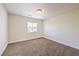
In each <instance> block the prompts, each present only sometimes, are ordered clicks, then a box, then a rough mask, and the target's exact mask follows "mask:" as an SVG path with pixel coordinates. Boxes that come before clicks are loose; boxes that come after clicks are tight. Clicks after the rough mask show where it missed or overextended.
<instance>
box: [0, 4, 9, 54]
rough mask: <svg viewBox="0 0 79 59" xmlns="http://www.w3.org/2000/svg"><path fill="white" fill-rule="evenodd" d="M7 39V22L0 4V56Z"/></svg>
mask: <svg viewBox="0 0 79 59" xmlns="http://www.w3.org/2000/svg"><path fill="white" fill-rule="evenodd" d="M7 39H8V20H7V12H6V10H5V8H4V7H3V5H2V4H0V55H1V54H2V53H3V52H4V50H5V48H6V46H7Z"/></svg>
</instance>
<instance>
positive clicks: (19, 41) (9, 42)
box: [8, 36, 42, 44]
mask: <svg viewBox="0 0 79 59" xmlns="http://www.w3.org/2000/svg"><path fill="white" fill-rule="evenodd" d="M40 37H42V36H38V37H30V38H26V39H20V40H16V41H10V42H8V44H11V43H17V42H21V41H26V40H32V39H36V38H40Z"/></svg>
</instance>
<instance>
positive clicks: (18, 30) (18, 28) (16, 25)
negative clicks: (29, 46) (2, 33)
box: [8, 14, 43, 43]
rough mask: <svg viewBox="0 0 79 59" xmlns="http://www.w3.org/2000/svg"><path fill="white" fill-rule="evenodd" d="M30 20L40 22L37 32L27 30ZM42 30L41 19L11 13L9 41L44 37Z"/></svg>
mask: <svg viewBox="0 0 79 59" xmlns="http://www.w3.org/2000/svg"><path fill="white" fill-rule="evenodd" d="M28 21H31V22H37V23H38V32H37V33H28V32H27V22H28ZM42 30H43V29H42V21H41V20H37V19H32V18H28V17H23V16H18V15H12V14H9V40H8V42H9V43H14V42H18V41H24V40H29V39H33V38H39V37H42Z"/></svg>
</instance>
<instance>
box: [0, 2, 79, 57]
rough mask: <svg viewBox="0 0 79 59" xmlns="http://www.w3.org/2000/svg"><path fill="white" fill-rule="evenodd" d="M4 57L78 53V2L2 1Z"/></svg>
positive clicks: (0, 25)
mask: <svg viewBox="0 0 79 59" xmlns="http://www.w3.org/2000/svg"><path fill="white" fill-rule="evenodd" d="M0 55H1V56H79V3H0Z"/></svg>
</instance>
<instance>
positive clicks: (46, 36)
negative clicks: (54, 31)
mask: <svg viewBox="0 0 79 59" xmlns="http://www.w3.org/2000/svg"><path fill="white" fill-rule="evenodd" d="M43 37H44V38H47V39H50V40H53V41H55V42H58V43H60V44H63V45H66V46H69V47H72V48H75V49H78V50H79V46H78V45H76V44H73V45H71V43H68V42H65V41H60V40H57V39H56V38H54V37H51V36H49V35H47V34H44V35H43Z"/></svg>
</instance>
